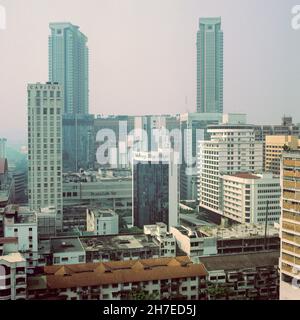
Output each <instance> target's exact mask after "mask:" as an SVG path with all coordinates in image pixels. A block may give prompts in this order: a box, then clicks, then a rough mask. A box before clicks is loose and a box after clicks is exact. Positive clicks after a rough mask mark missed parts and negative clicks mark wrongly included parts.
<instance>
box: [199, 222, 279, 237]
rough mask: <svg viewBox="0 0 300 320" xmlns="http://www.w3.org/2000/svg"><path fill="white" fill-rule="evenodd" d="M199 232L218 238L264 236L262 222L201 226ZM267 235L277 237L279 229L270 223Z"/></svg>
mask: <svg viewBox="0 0 300 320" xmlns="http://www.w3.org/2000/svg"><path fill="white" fill-rule="evenodd" d="M197 231H198V232H199V233H202V234H203V235H204V236H208V237H216V238H220V239H239V238H254V237H264V236H265V226H264V225H263V224H250V223H245V224H237V225H234V226H231V227H227V228H224V227H209V226H203V227H200V228H198V230H197ZM267 236H268V237H276V236H278V237H279V230H278V229H277V228H275V227H273V226H271V225H268V229H267Z"/></svg>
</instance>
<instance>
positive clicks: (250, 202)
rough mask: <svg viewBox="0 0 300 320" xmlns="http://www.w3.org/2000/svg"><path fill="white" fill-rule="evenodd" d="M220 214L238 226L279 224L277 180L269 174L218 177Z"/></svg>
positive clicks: (242, 173) (239, 174)
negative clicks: (243, 224)
mask: <svg viewBox="0 0 300 320" xmlns="http://www.w3.org/2000/svg"><path fill="white" fill-rule="evenodd" d="M221 186H222V193H221V194H222V201H221V210H222V212H223V215H224V217H226V218H228V219H230V220H232V221H235V222H239V223H263V224H264V223H265V222H266V218H267V220H268V223H269V224H274V223H279V219H280V214H281V209H280V196H281V189H280V179H279V177H278V176H273V174H272V173H263V174H252V173H247V172H240V173H235V174H233V175H223V176H222V177H221Z"/></svg>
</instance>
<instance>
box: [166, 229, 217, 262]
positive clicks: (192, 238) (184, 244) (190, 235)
mask: <svg viewBox="0 0 300 320" xmlns="http://www.w3.org/2000/svg"><path fill="white" fill-rule="evenodd" d="M170 232H171V233H172V234H173V236H174V237H175V239H176V242H177V245H178V247H179V248H180V249H181V250H182V251H183V252H184V253H185V254H186V255H187V256H189V257H191V258H194V257H200V256H207V255H208V256H209V255H214V254H217V244H216V243H217V240H216V238H215V237H208V236H204V235H202V234H201V233H200V232H198V231H197V230H192V229H190V228H186V227H183V226H176V227H172V228H171V229H170Z"/></svg>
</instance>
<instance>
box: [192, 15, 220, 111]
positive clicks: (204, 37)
mask: <svg viewBox="0 0 300 320" xmlns="http://www.w3.org/2000/svg"><path fill="white" fill-rule="evenodd" d="M197 112H208V113H210V112H214V113H218V112H220V113H222V112H223V31H222V29H221V18H200V19H199V30H198V32H197Z"/></svg>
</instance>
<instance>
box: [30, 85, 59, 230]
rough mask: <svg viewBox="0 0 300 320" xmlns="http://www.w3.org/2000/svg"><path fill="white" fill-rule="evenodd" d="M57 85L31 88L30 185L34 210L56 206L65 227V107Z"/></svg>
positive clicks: (57, 225)
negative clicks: (63, 155)
mask: <svg viewBox="0 0 300 320" xmlns="http://www.w3.org/2000/svg"><path fill="white" fill-rule="evenodd" d="M63 101H64V100H63V90H62V87H61V86H60V85H58V84H57V83H50V82H47V83H46V84H41V83H37V84H29V85H28V184H29V204H30V208H31V209H32V210H39V209H40V208H44V207H49V206H51V207H55V208H56V211H57V221H56V227H57V229H58V230H60V229H61V228H62V116H61V114H62V108H63Z"/></svg>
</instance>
